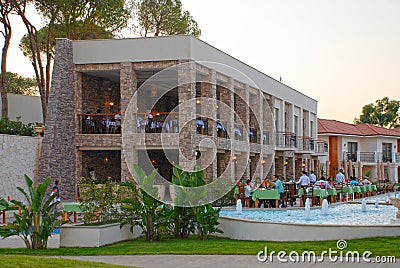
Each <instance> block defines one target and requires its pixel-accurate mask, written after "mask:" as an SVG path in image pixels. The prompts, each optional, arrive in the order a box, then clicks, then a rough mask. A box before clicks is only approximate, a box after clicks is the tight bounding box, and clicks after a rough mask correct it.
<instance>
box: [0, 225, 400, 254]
mask: <svg viewBox="0 0 400 268" xmlns="http://www.w3.org/2000/svg"><path fill="white" fill-rule="evenodd" d="M249 231H251V230H249ZM336 242H337V241H336V240H335V241H312V242H269V241H238V240H230V239H225V238H217V237H211V238H210V239H209V240H207V241H199V240H198V238H197V237H196V236H191V237H190V238H189V239H187V240H178V239H172V238H164V239H163V240H161V241H160V242H147V241H146V240H145V239H136V240H132V241H128V242H123V243H119V244H115V245H111V246H105V247H101V248H58V249H47V250H36V251H31V250H27V249H0V255H3V254H13V255H19V254H23V255H43V256H45V255H46V256H49V255H54V256H68V255H70V256H72V255H75V256H78V255H89V256H93V255H139V254H143V255H153V254H186V255H190V254H200V255H208V254H210V255H231V254H232V255H255V254H257V253H258V252H259V251H261V250H264V247H265V246H268V251H269V252H271V250H275V251H276V252H278V251H280V250H284V251H285V252H287V253H289V252H290V251H292V250H296V251H297V252H302V251H303V250H313V251H315V252H316V253H317V254H320V253H321V252H322V251H324V250H329V248H331V249H332V250H338V249H337V247H336ZM347 245H348V247H347V248H346V249H345V250H344V251H347V250H350V251H354V250H357V251H358V252H360V253H362V252H364V251H370V252H372V255H373V256H395V257H397V258H400V237H377V238H366V239H354V240H347Z"/></svg>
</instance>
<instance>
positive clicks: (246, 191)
mask: <svg viewBox="0 0 400 268" xmlns="http://www.w3.org/2000/svg"><path fill="white" fill-rule="evenodd" d="M252 192H253V187H252V186H251V180H247V181H246V186H245V187H244V196H245V197H251V194H252Z"/></svg>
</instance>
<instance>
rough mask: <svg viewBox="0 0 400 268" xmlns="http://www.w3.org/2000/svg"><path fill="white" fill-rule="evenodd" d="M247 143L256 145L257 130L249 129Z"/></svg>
mask: <svg viewBox="0 0 400 268" xmlns="http://www.w3.org/2000/svg"><path fill="white" fill-rule="evenodd" d="M249 142H251V143H257V129H255V128H250V129H249Z"/></svg>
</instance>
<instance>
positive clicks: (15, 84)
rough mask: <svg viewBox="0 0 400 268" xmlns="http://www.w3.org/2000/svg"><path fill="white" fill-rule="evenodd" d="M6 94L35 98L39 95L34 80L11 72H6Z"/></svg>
mask: <svg viewBox="0 0 400 268" xmlns="http://www.w3.org/2000/svg"><path fill="white" fill-rule="evenodd" d="M7 92H8V93H14V94H23V95H30V96H36V95H38V93H39V91H38V89H37V83H36V79H35V78H33V77H23V76H20V75H19V74H17V73H12V72H7Z"/></svg>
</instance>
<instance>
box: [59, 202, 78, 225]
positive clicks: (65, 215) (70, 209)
mask: <svg viewBox="0 0 400 268" xmlns="http://www.w3.org/2000/svg"><path fill="white" fill-rule="evenodd" d="M63 205H64V208H63V211H62V219H63V220H64V221H69V220H70V219H69V218H70V217H71V215H74V220H73V222H74V223H76V222H77V213H82V212H83V210H82V208H81V204H80V203H79V202H66V203H63Z"/></svg>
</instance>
